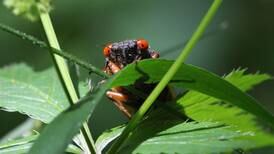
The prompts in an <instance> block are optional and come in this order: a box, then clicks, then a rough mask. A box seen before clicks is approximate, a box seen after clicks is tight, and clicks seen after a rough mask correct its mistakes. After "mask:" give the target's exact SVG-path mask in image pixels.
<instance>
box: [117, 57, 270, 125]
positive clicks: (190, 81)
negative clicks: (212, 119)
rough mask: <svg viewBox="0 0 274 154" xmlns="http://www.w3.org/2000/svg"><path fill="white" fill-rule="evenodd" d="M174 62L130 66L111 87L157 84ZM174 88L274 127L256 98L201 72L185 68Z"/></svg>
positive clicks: (144, 62)
mask: <svg viewBox="0 0 274 154" xmlns="http://www.w3.org/2000/svg"><path fill="white" fill-rule="evenodd" d="M172 63H173V61H168V60H160V59H159V60H143V61H141V62H138V63H135V64H132V65H129V66H128V67H126V68H125V69H123V70H122V71H120V72H119V74H117V79H116V80H115V81H114V82H113V83H112V86H113V87H115V86H126V85H130V84H133V83H134V82H135V81H136V80H138V81H143V82H145V83H155V82H158V81H159V80H160V79H161V77H162V76H163V75H164V74H165V73H166V72H167V70H168V69H169V67H170V66H171V64H172ZM171 85H174V86H177V87H181V88H187V89H191V90H195V91H198V92H201V93H204V94H206V95H209V96H212V97H215V98H218V99H220V100H223V101H227V102H230V103H231V104H234V105H236V106H238V107H240V108H242V109H244V110H246V111H248V112H250V113H252V114H254V115H256V116H258V117H260V118H261V120H265V121H266V122H269V123H270V124H271V125H272V126H273V127H274V118H273V115H272V114H271V113H269V112H267V111H266V110H265V109H264V108H263V107H262V106H261V105H260V104H259V103H258V101H256V100H255V99H254V98H252V97H251V96H249V95H248V94H246V93H244V92H243V91H242V90H240V89H238V88H237V87H235V86H233V85H232V84H231V83H229V82H227V81H225V80H224V79H222V78H220V77H218V76H217V75H215V74H213V73H210V72H208V71H206V70H203V69H201V68H198V67H195V66H191V65H186V64H184V65H182V66H181V68H180V69H179V71H178V72H177V73H176V74H175V76H174V77H173V79H172V81H171Z"/></svg>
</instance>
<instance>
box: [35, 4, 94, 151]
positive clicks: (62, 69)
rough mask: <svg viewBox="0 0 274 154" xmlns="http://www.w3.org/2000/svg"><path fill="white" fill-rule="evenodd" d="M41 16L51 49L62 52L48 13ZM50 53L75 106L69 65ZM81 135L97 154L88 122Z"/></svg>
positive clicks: (84, 124) (40, 13)
mask: <svg viewBox="0 0 274 154" xmlns="http://www.w3.org/2000/svg"><path fill="white" fill-rule="evenodd" d="M38 10H39V7H38ZM39 15H40V19H41V22H42V25H43V28H44V30H45V33H46V36H47V39H48V43H49V45H50V47H52V48H55V49H58V50H60V46H59V43H58V40H57V37H56V34H55V32H54V28H53V26H52V23H51V19H50V16H49V14H48V13H47V12H44V11H42V10H39ZM50 53H51V55H52V57H53V61H54V65H55V68H56V70H57V73H58V75H59V78H60V81H61V83H62V86H63V89H64V90H65V93H66V95H67V98H68V99H69V102H70V104H71V105H73V104H74V103H76V102H77V101H78V100H79V97H78V95H77V93H76V90H75V87H74V86H73V82H72V80H71V77H70V74H69V70H68V66H67V63H66V61H65V59H64V58H63V57H61V56H59V55H56V54H54V53H53V51H52V50H50ZM80 135H81V137H82V138H83V139H84V140H83V141H85V143H84V144H85V145H86V146H87V147H88V148H89V150H90V153H94V154H95V153H96V150H95V145H94V141H93V139H92V136H91V133H90V130H89V128H88V125H87V123H86V122H85V123H83V127H82V129H81V132H80Z"/></svg>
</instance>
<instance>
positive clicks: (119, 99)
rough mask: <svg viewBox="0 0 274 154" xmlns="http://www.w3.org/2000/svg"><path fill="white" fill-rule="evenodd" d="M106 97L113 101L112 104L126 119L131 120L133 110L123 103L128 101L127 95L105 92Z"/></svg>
mask: <svg viewBox="0 0 274 154" xmlns="http://www.w3.org/2000/svg"><path fill="white" fill-rule="evenodd" d="M106 95H107V97H108V98H110V99H111V100H113V102H114V104H115V105H116V106H117V107H118V108H119V110H121V111H122V112H123V113H124V114H125V115H126V116H127V117H128V118H131V117H132V115H133V113H134V112H135V110H134V109H133V108H132V107H130V106H128V105H126V104H125V102H126V101H128V97H127V95H124V94H123V93H120V92H116V91H107V93H106Z"/></svg>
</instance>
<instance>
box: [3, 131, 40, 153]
mask: <svg viewBox="0 0 274 154" xmlns="http://www.w3.org/2000/svg"><path fill="white" fill-rule="evenodd" d="M37 136H38V135H32V136H28V137H25V138H22V139H17V140H12V141H8V142H6V143H2V144H0V153H1V154H14V153H27V152H28V150H29V149H30V147H31V146H32V142H33V141H34V140H35V139H36V138H37Z"/></svg>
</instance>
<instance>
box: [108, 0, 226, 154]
mask: <svg viewBox="0 0 274 154" xmlns="http://www.w3.org/2000/svg"><path fill="white" fill-rule="evenodd" d="M221 3H222V0H214V2H213V3H212V5H211V7H210V8H209V10H208V12H207V13H206V15H205V16H204V18H203V19H202V21H201V22H200V25H199V26H198V28H197V29H196V31H195V32H194V34H193V35H192V37H191V39H190V40H189V42H188V43H187V44H186V46H185V48H184V49H183V50H182V52H181V54H180V56H179V57H178V58H177V59H176V61H175V62H174V64H173V65H172V66H171V67H170V68H169V70H168V72H167V73H166V74H165V75H164V77H163V78H162V79H161V81H160V82H159V84H157V86H156V87H155V88H154V89H153V91H152V92H151V94H150V95H149V96H148V98H147V99H146V100H145V102H144V103H143V105H142V106H141V107H140V109H139V110H138V111H137V113H136V114H135V115H134V116H133V118H132V119H131V121H130V122H129V124H128V125H127V127H126V128H125V129H124V131H123V132H122V134H121V136H120V137H119V138H118V139H117V140H116V141H115V142H114V144H113V145H112V146H111V148H110V150H109V151H108V153H109V154H114V153H117V151H118V150H119V148H120V147H121V145H122V144H123V142H124V141H125V140H126V139H127V137H128V135H129V133H130V132H131V131H132V130H133V129H134V128H135V127H136V126H137V124H138V123H139V121H140V120H141V119H142V118H143V116H144V114H145V113H146V112H147V111H148V109H149V108H150V106H151V105H152V104H153V102H154V101H155V100H156V99H157V97H158V96H159V95H160V93H161V92H162V90H163V89H164V88H165V87H166V86H167V84H168V83H169V81H170V80H171V79H172V77H173V76H174V75H175V73H176V72H177V70H178V69H179V68H180V67H181V65H182V64H183V62H184V61H185V59H186V58H187V56H188V55H189V54H190V52H191V50H192V49H193V47H194V46H195V45H196V43H197V42H198V40H199V39H200V37H201V36H202V35H203V33H204V31H205V29H206V27H207V26H208V25H209V23H210V21H211V20H212V18H213V16H214V15H215V13H216V11H217V10H218V8H219V6H220V4H221Z"/></svg>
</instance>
